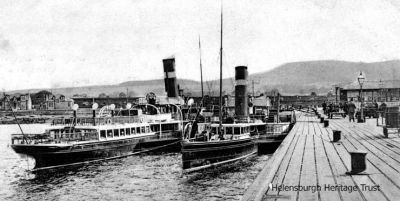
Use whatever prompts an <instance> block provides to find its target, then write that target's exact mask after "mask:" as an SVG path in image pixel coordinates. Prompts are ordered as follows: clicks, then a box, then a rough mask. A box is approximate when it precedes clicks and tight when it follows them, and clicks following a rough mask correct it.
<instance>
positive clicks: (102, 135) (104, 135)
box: [100, 130, 106, 138]
mask: <svg viewBox="0 0 400 201" xmlns="http://www.w3.org/2000/svg"><path fill="white" fill-rule="evenodd" d="M100 137H101V138H106V131H105V130H100Z"/></svg>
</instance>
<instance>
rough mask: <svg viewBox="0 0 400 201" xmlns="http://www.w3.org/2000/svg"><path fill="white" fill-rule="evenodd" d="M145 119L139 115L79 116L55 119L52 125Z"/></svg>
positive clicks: (92, 123) (110, 122) (128, 121)
mask: <svg viewBox="0 0 400 201" xmlns="http://www.w3.org/2000/svg"><path fill="white" fill-rule="evenodd" d="M141 121H143V119H140V118H139V117H136V116H135V117H133V116H126V117H125V116H122V117H96V118H93V117H79V118H76V119H75V118H60V119H54V120H53V121H52V124H51V125H105V124H113V123H139V122H141Z"/></svg>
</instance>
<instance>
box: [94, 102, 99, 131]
mask: <svg viewBox="0 0 400 201" xmlns="http://www.w3.org/2000/svg"><path fill="white" fill-rule="evenodd" d="M98 107H99V104H97V103H95V102H93V105H92V110H93V126H96V109H97V108H98Z"/></svg>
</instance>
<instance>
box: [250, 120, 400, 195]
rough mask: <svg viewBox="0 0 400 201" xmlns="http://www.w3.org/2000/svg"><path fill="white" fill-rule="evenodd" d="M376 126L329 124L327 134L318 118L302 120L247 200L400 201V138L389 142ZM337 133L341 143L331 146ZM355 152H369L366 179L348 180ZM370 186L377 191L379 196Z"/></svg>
mask: <svg viewBox="0 0 400 201" xmlns="http://www.w3.org/2000/svg"><path fill="white" fill-rule="evenodd" d="M372 121H373V120H370V121H369V122H368V123H362V124H360V123H354V122H351V123H350V122H348V119H347V118H346V119H330V120H329V123H330V126H329V127H328V128H324V127H323V124H321V123H319V119H317V118H316V117H315V116H310V115H309V114H306V115H302V116H301V117H300V118H298V122H297V123H296V125H295V126H294V128H293V129H292V131H291V132H290V133H289V135H288V136H287V138H286V139H285V140H284V141H283V143H282V145H283V146H282V147H279V149H278V150H277V152H275V154H274V155H273V156H272V158H275V160H273V161H271V163H272V164H268V165H266V166H268V167H274V168H270V169H268V170H265V169H263V170H262V171H261V172H262V174H261V173H260V174H259V176H258V177H257V178H256V180H255V182H257V183H256V184H257V185H251V187H250V188H249V189H248V190H247V191H246V193H245V195H244V196H243V200H367V201H368V200H400V168H399V166H400V144H399V143H400V139H399V138H400V136H399V135H397V134H391V135H389V138H385V137H384V136H383V133H382V128H380V127H376V126H375V125H374V124H373V122H372ZM371 123H372V124H371ZM332 129H334V130H341V131H342V137H341V140H340V141H339V142H331V141H332V138H333V137H332V136H333V134H332V133H333V132H332ZM286 141H287V142H286ZM353 150H365V151H367V157H366V164H367V170H366V171H365V172H363V173H361V174H356V175H354V174H353V175H350V174H346V172H349V171H351V157H350V154H349V151H353ZM275 155H277V156H279V157H276V156H275ZM277 159H280V160H277ZM271 184H272V185H281V184H282V185H285V186H303V187H306V186H321V189H320V190H319V191H315V192H312V191H296V190H291V191H276V190H271V189H269V188H268V186H269V185H271ZM326 185H331V186H337V185H343V186H353V187H354V188H357V189H356V190H357V191H352V192H350V191H348V190H343V189H341V190H338V189H336V190H328V189H326V188H325V189H324V187H325V186H326ZM377 185H379V186H380V187H379V190H376V186H377ZM365 186H371V187H372V186H375V191H373V190H367V189H366V188H365ZM251 194H253V195H254V194H257V195H260V194H264V196H263V197H262V198H260V196H250V195H251Z"/></svg>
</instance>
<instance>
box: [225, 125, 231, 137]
mask: <svg viewBox="0 0 400 201" xmlns="http://www.w3.org/2000/svg"><path fill="white" fill-rule="evenodd" d="M232 131H233V129H232V127H225V134H228V135H230V134H232V133H233V132H232Z"/></svg>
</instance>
